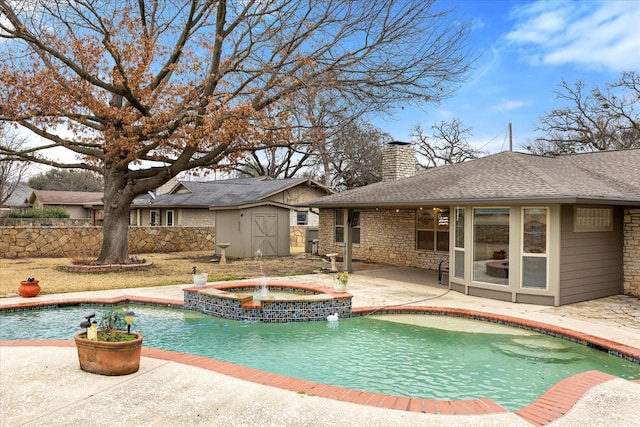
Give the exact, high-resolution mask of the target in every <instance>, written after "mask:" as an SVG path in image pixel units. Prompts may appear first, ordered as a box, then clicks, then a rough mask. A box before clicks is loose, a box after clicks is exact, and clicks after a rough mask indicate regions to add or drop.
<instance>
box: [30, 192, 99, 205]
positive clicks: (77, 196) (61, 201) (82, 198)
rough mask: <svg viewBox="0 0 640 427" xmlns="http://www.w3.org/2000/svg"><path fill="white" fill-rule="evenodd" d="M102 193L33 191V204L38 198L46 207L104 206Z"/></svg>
mask: <svg viewBox="0 0 640 427" xmlns="http://www.w3.org/2000/svg"><path fill="white" fill-rule="evenodd" d="M103 196H104V193H102V192H88V191H50V190H33V194H32V195H31V202H33V201H34V200H35V199H36V198H37V199H38V200H39V201H40V203H42V204H44V205H85V204H90V205H102V197H103Z"/></svg>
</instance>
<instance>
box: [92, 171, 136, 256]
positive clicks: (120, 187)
mask: <svg viewBox="0 0 640 427" xmlns="http://www.w3.org/2000/svg"><path fill="white" fill-rule="evenodd" d="M107 168H108V166H107ZM125 183H126V180H125V179H124V172H122V171H118V170H112V171H107V172H106V173H105V183H104V198H103V202H104V222H103V225H102V248H101V249H100V255H99V256H98V260H97V262H98V264H125V263H127V262H129V246H128V243H127V235H128V232H129V211H130V207H131V202H132V201H133V197H134V196H133V195H131V193H130V192H129V191H126V190H127V189H126V184H125Z"/></svg>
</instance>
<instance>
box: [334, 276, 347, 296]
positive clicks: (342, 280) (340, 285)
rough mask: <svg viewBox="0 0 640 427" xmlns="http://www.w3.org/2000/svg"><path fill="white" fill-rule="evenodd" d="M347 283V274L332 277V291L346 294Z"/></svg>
mask: <svg viewBox="0 0 640 427" xmlns="http://www.w3.org/2000/svg"><path fill="white" fill-rule="evenodd" d="M348 283H349V273H347V272H346V271H343V272H342V273H338V274H336V275H335V276H334V277H333V289H334V290H335V291H336V292H346V291H347V284H348Z"/></svg>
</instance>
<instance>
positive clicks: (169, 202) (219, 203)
mask: <svg viewBox="0 0 640 427" xmlns="http://www.w3.org/2000/svg"><path fill="white" fill-rule="evenodd" d="M307 181H308V179H307V178H288V179H269V178H267V177H252V178H238V179H224V180H217V181H204V182H197V181H180V183H179V184H178V185H177V186H176V187H175V188H174V189H173V190H172V191H171V192H170V193H168V194H162V195H158V196H156V197H155V199H153V201H152V199H151V196H150V195H143V196H140V197H138V198H136V199H135V200H134V202H133V206H141V205H149V204H150V203H151V204H153V205H154V206H158V207H171V206H180V207H192V208H204V207H206V208H216V207H217V208H221V207H236V206H244V205H247V204H251V203H255V202H259V201H263V200H265V199H267V198H269V197H270V196H272V195H274V194H277V193H279V192H281V191H284V190H287V189H289V188H291V187H294V186H296V185H298V184H301V183H305V182H307ZM181 188H185V189H187V190H189V192H177V191H179V190H180V189H181Z"/></svg>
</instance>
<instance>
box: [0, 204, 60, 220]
mask: <svg viewBox="0 0 640 427" xmlns="http://www.w3.org/2000/svg"><path fill="white" fill-rule="evenodd" d="M69 216H70V215H69V213H68V212H67V210H66V209H65V208H63V207H62V206H46V207H45V208H43V209H36V208H29V209H26V210H24V211H18V210H12V211H11V212H9V214H8V215H7V217H8V218H69Z"/></svg>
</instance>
